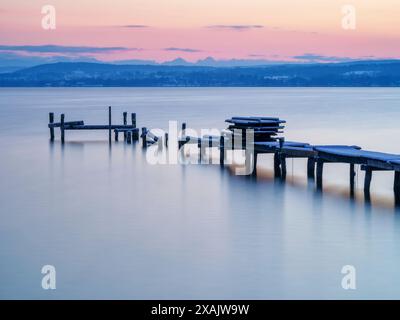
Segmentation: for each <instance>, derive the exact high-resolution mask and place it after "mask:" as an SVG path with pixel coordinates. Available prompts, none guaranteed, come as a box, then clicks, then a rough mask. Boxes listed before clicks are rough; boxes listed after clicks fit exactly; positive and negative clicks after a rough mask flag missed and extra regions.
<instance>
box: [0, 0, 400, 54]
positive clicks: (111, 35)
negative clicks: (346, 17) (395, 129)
mask: <svg viewBox="0 0 400 320" xmlns="http://www.w3.org/2000/svg"><path fill="white" fill-rule="evenodd" d="M43 5H53V6H54V7H55V9H56V14H57V15H56V18H57V20H56V21H57V28H56V30H44V29H42V27H41V20H42V17H43V15H42V14H41V8H42V6H43ZM343 5H353V6H354V7H355V9H356V18H357V19H356V29H355V30H345V29H343V28H342V18H343V13H342V6H343ZM49 44H51V45H57V46H65V47H74V46H79V47H83V46H85V47H102V48H104V47H115V49H114V50H98V51H94V52H93V51H91V52H84V51H85V50H81V52H78V53H77V52H68V50H67V51H66V52H57V53H54V52H53V53H52V52H31V51H29V50H26V51H24V50H16V49H15V48H14V49H12V48H9V47H7V46H23V45H30V46H39V45H49ZM0 45H1V46H3V48H2V49H1V50H2V52H14V53H15V52H18V54H29V55H44V54H65V55H70V56H74V55H75V56H76V55H82V56H87V57H95V58H97V59H101V60H105V61H111V60H119V59H154V60H157V61H165V60H171V59H174V58H177V57H182V58H184V59H186V60H189V61H195V60H197V59H203V58H205V57H208V56H212V57H214V58H216V59H232V58H236V59H267V60H279V61H280V60H288V61H289V60H293V59H294V58H293V57H298V56H302V55H305V54H308V55H310V54H314V55H319V56H324V57H328V59H329V57H339V58H340V57H342V58H355V59H359V58H360V59H363V58H368V57H373V58H400V1H399V0H348V1H346V0H279V1H276V0H274V1H272V0H113V1H110V0H79V1H72V0H47V1H40V0H30V1H26V0H2V1H1V3H0Z"/></svg>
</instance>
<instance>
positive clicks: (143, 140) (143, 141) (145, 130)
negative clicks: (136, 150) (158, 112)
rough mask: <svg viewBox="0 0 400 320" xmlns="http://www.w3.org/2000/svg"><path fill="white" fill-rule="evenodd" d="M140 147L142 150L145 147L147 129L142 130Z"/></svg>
mask: <svg viewBox="0 0 400 320" xmlns="http://www.w3.org/2000/svg"><path fill="white" fill-rule="evenodd" d="M142 147H143V148H146V147H147V128H146V127H143V128H142Z"/></svg>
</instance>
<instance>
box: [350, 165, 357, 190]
mask: <svg viewBox="0 0 400 320" xmlns="http://www.w3.org/2000/svg"><path fill="white" fill-rule="evenodd" d="M355 176H356V172H355V170H354V163H350V196H354V181H355Z"/></svg>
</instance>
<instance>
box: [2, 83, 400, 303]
mask: <svg viewBox="0 0 400 320" xmlns="http://www.w3.org/2000/svg"><path fill="white" fill-rule="evenodd" d="M108 105H112V106H113V122H114V123H117V122H118V123H121V121H122V112H123V111H128V112H136V113H137V117H138V126H140V127H142V126H145V127H148V128H157V127H158V128H163V129H167V127H168V121H169V120H176V121H178V122H183V121H185V122H187V124H188V127H191V128H194V129H200V128H220V129H222V128H225V127H226V124H225V123H224V120H225V119H227V118H229V117H231V116H235V115H244V116H247V115H262V116H278V117H280V118H283V119H286V120H287V127H286V129H285V137H286V139H287V140H295V141H304V142H309V143H313V144H351V145H353V144H354V145H359V146H361V147H363V148H365V149H373V150H377V151H386V152H392V153H400V147H399V146H398V144H397V138H396V137H397V136H398V135H399V132H400V128H399V125H398V119H400V108H399V105H400V89H371V88H369V89H342V88H335V89H324V88H321V89H315V88H310V89H280V88H277V89H270V88H66V89H51V88H49V89H47V88H43V89H26V88H21V89H1V90H0V148H1V158H0V176H1V179H0V219H1V222H0V298H38V299H59V298H67V299H69V298H76V299H80V298H95V299H96V298H110V299H121V298H122V299H125V298H127V299H166V298H168V299H192V298H199V299H215V298H222V299H230V298H234V299H268V298H277V299H281V298H306V299H308V298H318V299H332V298H345V299H347V298H349V299H353V298H400V286H399V284H400V276H399V273H398V270H397V269H398V266H399V265H400V223H399V222H400V220H399V215H398V213H397V212H396V210H395V208H394V206H393V194H392V187H393V173H385V172H378V173H374V178H373V182H372V186H373V187H372V191H371V196H372V203H364V201H363V194H362V192H361V190H362V183H363V174H362V172H361V171H359V172H358V175H357V182H358V184H357V188H358V192H357V197H356V199H354V200H353V199H350V198H349V196H348V193H349V192H348V166H346V165H327V166H326V171H325V172H324V187H325V188H324V192H323V193H322V194H321V193H318V192H316V191H315V188H314V186H313V185H312V184H310V183H308V182H307V179H306V164H305V161H303V160H294V161H292V160H289V161H288V181H287V183H284V184H282V183H281V182H279V181H275V180H274V179H273V178H272V161H271V156H270V155H263V156H261V157H260V161H259V176H258V178H257V179H254V178H249V177H243V176H235V175H233V174H232V171H231V170H229V168H225V169H223V170H221V169H220V168H219V166H217V165H187V166H182V165H156V166H154V165H150V164H148V163H147V162H146V157H145V153H144V151H143V150H142V148H141V147H140V144H133V145H126V144H124V143H123V142H122V141H120V142H118V143H115V142H113V144H112V147H111V148H109V146H108V141H107V137H108V134H107V132H106V131H96V132H88V131H84V132H72V131H67V132H66V143H65V145H64V146H61V145H60V143H59V130H56V141H55V142H54V143H53V144H52V143H50V142H49V132H48V129H47V122H48V112H50V111H53V112H55V113H56V120H57V121H58V119H59V115H60V114H61V113H65V114H66V121H71V120H85V122H86V123H87V124H90V123H93V124H106V123H107V106H108ZM46 264H50V265H54V266H55V267H56V270H57V289H56V290H49V291H45V290H43V289H42V288H41V279H42V274H41V268H42V266H43V265H46ZM344 265H354V266H355V267H356V270H357V290H349V291H346V290H343V289H342V287H341V280H342V277H343V275H342V274H341V268H342V266H344Z"/></svg>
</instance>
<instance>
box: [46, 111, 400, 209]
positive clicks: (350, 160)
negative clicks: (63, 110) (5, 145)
mask: <svg viewBox="0 0 400 320" xmlns="http://www.w3.org/2000/svg"><path fill="white" fill-rule="evenodd" d="M111 120H112V114H111V107H109V109H108V124H105V125H93V124H92V125H87V124H85V123H84V121H82V120H79V121H65V116H64V114H61V117H60V122H57V123H56V122H54V113H50V114H49V124H48V127H49V129H50V140H51V141H54V129H55V128H60V132H61V142H62V143H64V141H65V131H67V130H107V131H108V139H109V142H110V143H111V140H112V139H111V137H112V134H111V132H112V131H114V135H115V140H116V141H118V137H119V133H123V135H124V140H125V141H126V142H127V143H131V142H132V141H138V140H139V137H140V138H141V139H142V146H143V148H146V147H147V146H148V145H152V144H156V143H157V144H158V145H159V146H160V145H161V146H162V145H165V146H166V147H168V144H169V137H168V133H165V136H163V137H161V136H156V135H155V134H153V133H152V132H151V131H150V130H148V129H147V128H146V127H143V128H142V130H141V134H140V135H139V128H137V126H136V114H135V113H132V114H131V124H130V125H128V124H127V112H124V113H123V124H121V125H115V124H112V121H111ZM225 121H226V122H227V123H228V124H229V126H228V128H227V129H226V130H224V131H222V133H221V135H220V136H213V135H205V136H203V137H190V136H187V135H186V134H185V131H186V123H183V124H182V131H181V132H182V135H181V136H180V137H179V138H178V141H177V146H178V150H181V151H183V150H184V146H185V145H186V144H195V145H197V147H198V150H199V152H198V154H199V162H201V161H202V158H203V157H205V154H204V152H205V149H206V148H215V147H216V148H218V149H219V163H220V165H221V166H224V165H225V161H226V159H227V151H229V150H231V151H235V150H244V151H245V154H246V166H247V165H249V166H250V167H251V168H250V172H249V174H251V175H256V174H257V158H258V155H259V154H272V155H273V156H274V175H275V177H276V178H280V179H282V180H285V178H286V174H287V168H286V160H287V159H290V158H292V159H294V158H303V159H306V160H307V168H306V170H307V177H308V178H309V179H310V180H312V181H315V184H316V188H317V189H318V190H322V186H323V169H324V166H325V165H326V164H330V163H342V164H347V165H349V185H350V195H351V196H354V193H355V176H356V173H355V165H360V167H361V170H363V171H365V179H364V194H365V198H366V200H370V187H371V181H372V174H373V172H374V171H391V172H393V173H394V184H393V190H394V193H395V203H396V206H399V205H400V154H390V153H383V152H375V151H368V150H363V149H362V148H360V147H358V146H354V145H311V144H309V143H306V142H296V141H285V139H284V138H283V137H279V136H278V135H280V134H282V133H283V129H284V124H285V123H286V121H285V120H281V119H279V118H272V117H232V118H231V119H228V120H225ZM248 130H250V131H251V132H252V138H253V139H252V142H251V143H252V145H251V146H247V145H246V144H247V143H248V141H247V140H246V134H247V132H248Z"/></svg>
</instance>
